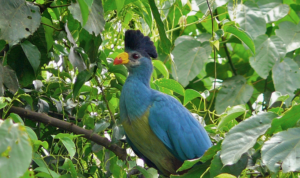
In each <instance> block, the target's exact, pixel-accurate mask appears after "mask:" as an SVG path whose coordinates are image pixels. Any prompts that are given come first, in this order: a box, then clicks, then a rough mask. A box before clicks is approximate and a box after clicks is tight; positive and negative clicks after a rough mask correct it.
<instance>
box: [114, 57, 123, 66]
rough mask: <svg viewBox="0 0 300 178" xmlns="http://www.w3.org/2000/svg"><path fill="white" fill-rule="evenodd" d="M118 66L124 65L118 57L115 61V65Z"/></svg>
mask: <svg viewBox="0 0 300 178" xmlns="http://www.w3.org/2000/svg"><path fill="white" fill-rule="evenodd" d="M118 64H122V58H120V57H119V58H118V57H116V58H115V60H114V65H118Z"/></svg>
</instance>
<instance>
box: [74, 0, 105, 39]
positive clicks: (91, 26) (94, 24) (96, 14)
mask: <svg viewBox="0 0 300 178" xmlns="http://www.w3.org/2000/svg"><path fill="white" fill-rule="evenodd" d="M69 10H70V12H71V13H72V15H73V17H74V19H76V20H78V21H79V22H80V23H81V25H82V26H83V28H84V29H86V30H87V31H88V32H89V33H90V34H93V33H95V34H96V36H98V35H99V34H101V32H102V31H103V30H104V25H105V20H104V15H103V8H102V1H96V0H95V1H93V4H92V5H91V7H90V8H89V17H88V20H87V22H86V24H85V25H84V20H83V17H82V14H81V9H80V6H79V3H72V5H71V6H69Z"/></svg>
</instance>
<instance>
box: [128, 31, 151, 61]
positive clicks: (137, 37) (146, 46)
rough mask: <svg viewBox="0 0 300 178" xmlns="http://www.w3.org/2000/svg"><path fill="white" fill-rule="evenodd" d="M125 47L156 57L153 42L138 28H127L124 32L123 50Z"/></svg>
mask: <svg viewBox="0 0 300 178" xmlns="http://www.w3.org/2000/svg"><path fill="white" fill-rule="evenodd" d="M126 49H127V50H135V51H143V52H146V53H147V54H148V55H149V56H150V57H152V58H157V52H156V48H155V46H154V44H153V42H152V41H151V40H150V38H149V37H148V36H144V35H143V34H142V32H141V31H139V30H127V31H126V32H125V50H126Z"/></svg>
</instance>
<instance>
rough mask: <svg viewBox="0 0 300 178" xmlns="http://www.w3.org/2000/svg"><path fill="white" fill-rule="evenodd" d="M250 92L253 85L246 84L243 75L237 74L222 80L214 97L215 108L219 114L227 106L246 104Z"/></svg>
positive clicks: (250, 94)
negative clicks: (220, 86)
mask: <svg viewBox="0 0 300 178" xmlns="http://www.w3.org/2000/svg"><path fill="white" fill-rule="evenodd" d="M252 93H253V87H252V86H250V85H248V84H247V82H246V79H245V78H244V77H243V76H240V75H238V76H234V77H231V78H229V79H227V80H224V82H223V85H222V88H221V90H220V91H219V93H218V95H217V98H216V103H215V109H216V111H217V113H219V114H220V113H222V112H224V111H225V109H226V108H227V107H228V106H235V105H239V104H246V103H247V102H248V101H249V99H250V98H251V96H252Z"/></svg>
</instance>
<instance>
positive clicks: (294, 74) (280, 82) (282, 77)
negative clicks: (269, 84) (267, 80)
mask: <svg viewBox="0 0 300 178" xmlns="http://www.w3.org/2000/svg"><path fill="white" fill-rule="evenodd" d="M272 73H273V81H274V86H275V90H276V91H279V92H280V93H281V94H283V95H285V94H288V95H290V98H288V99H287V100H286V105H288V106H289V105H290V102H291V100H292V98H293V96H294V91H295V90H296V89H298V88H300V80H299V79H300V70H299V67H298V64H297V63H296V62H295V61H293V60H292V59H290V58H285V59H284V60H283V61H282V62H280V63H279V62H277V63H276V64H275V65H274V67H273V70H272Z"/></svg>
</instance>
